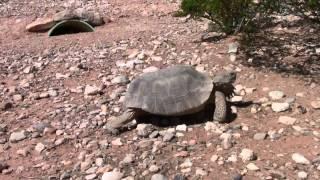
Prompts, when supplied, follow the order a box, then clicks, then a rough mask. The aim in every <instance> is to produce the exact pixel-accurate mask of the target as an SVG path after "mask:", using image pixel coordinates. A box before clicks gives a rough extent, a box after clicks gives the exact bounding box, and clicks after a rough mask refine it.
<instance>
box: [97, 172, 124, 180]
mask: <svg viewBox="0 0 320 180" xmlns="http://www.w3.org/2000/svg"><path fill="white" fill-rule="evenodd" d="M122 177H123V174H122V173H120V172H117V171H113V172H106V173H104V174H103V175H102V178H101V180H121V178H122Z"/></svg>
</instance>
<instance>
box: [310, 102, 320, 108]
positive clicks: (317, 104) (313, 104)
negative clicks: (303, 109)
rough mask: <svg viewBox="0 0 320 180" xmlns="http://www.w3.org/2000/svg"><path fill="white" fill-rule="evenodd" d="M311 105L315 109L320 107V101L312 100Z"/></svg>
mask: <svg viewBox="0 0 320 180" xmlns="http://www.w3.org/2000/svg"><path fill="white" fill-rule="evenodd" d="M311 106H312V108H313V109H320V101H312V102H311Z"/></svg>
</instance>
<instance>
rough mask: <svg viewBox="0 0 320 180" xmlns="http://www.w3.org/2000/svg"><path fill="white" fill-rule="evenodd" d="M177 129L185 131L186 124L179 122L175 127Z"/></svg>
mask: <svg viewBox="0 0 320 180" xmlns="http://www.w3.org/2000/svg"><path fill="white" fill-rule="evenodd" d="M176 130H177V131H187V125H185V124H181V125H178V126H177V127H176Z"/></svg>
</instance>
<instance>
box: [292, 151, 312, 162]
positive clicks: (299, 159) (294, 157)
mask: <svg viewBox="0 0 320 180" xmlns="http://www.w3.org/2000/svg"><path fill="white" fill-rule="evenodd" d="M291 158H292V160H293V161H294V162H296V163H297V164H306V165H308V164H310V161H309V160H308V159H307V158H305V157H304V156H303V155H302V154H299V153H294V154H292V156H291Z"/></svg>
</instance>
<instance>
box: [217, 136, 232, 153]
mask: <svg viewBox="0 0 320 180" xmlns="http://www.w3.org/2000/svg"><path fill="white" fill-rule="evenodd" d="M220 139H222V142H221V144H222V146H223V148H224V149H230V148H231V147H232V146H233V144H232V134H230V133H223V134H221V135H220Z"/></svg>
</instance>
